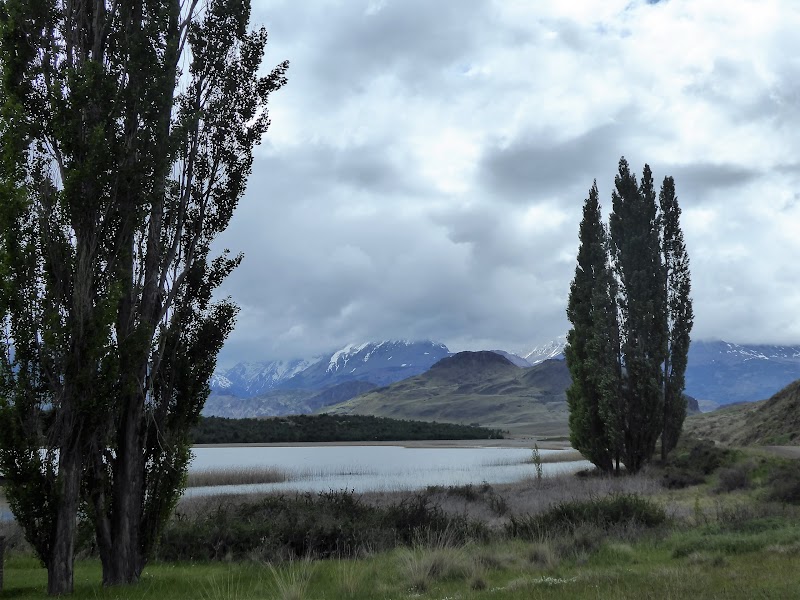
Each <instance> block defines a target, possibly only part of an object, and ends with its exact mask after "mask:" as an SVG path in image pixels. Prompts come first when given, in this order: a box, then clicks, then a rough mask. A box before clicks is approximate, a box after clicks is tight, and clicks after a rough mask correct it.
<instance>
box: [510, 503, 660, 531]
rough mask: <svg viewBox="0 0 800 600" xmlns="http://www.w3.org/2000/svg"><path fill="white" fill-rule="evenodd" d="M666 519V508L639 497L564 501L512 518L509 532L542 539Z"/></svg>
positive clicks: (650, 523)
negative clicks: (539, 512) (539, 511)
mask: <svg viewBox="0 0 800 600" xmlns="http://www.w3.org/2000/svg"><path fill="white" fill-rule="evenodd" d="M666 519H667V515H666V513H665V512H664V509H663V508H661V507H660V506H659V505H657V504H655V503H654V502H652V501H650V500H648V499H646V498H643V497H641V496H638V495H636V494H612V495H610V496H607V497H604V498H594V499H591V500H585V501H574V502H562V503H559V504H556V505H554V506H552V507H551V508H550V509H548V510H547V511H545V512H543V513H541V514H538V515H528V516H524V517H515V516H512V517H511V519H510V520H509V523H508V525H507V526H506V532H507V533H508V535H510V536H512V537H520V538H523V539H531V540H537V539H543V538H548V537H552V536H554V535H559V534H563V533H569V534H574V533H575V532H576V531H579V530H581V529H586V528H587V527H589V528H593V529H598V530H602V531H605V532H610V531H611V530H612V529H619V528H620V526H622V527H628V526H631V525H636V526H644V527H656V526H658V525H661V524H663V523H664V522H665V521H666Z"/></svg>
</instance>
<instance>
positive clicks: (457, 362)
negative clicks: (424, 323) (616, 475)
mask: <svg viewBox="0 0 800 600" xmlns="http://www.w3.org/2000/svg"><path fill="white" fill-rule="evenodd" d="M569 383H570V378H569V371H568V370H567V367H566V364H565V363H564V361H561V360H547V361H544V362H543V363H540V364H539V365H536V366H534V367H528V368H521V367H517V366H516V365H514V364H513V363H511V362H510V361H509V360H508V359H506V358H505V357H503V356H501V355H499V354H496V353H494V352H459V353H458V354H455V355H453V356H451V357H449V358H445V359H443V360H441V361H439V362H438V363H436V364H435V365H434V366H433V367H431V368H430V370H428V371H427V372H426V373H423V374H421V375H417V376H416V377H411V378H409V379H406V380H403V381H400V382H397V383H394V384H392V385H390V386H388V387H383V388H379V389H376V390H373V391H372V392H369V393H367V394H363V395H361V396H359V397H357V398H353V399H352V400H349V401H347V402H345V403H343V404H339V405H336V406H334V407H332V408H329V409H326V410H325V412H332V413H337V414H359V415H377V416H383V417H393V418H398V419H419V420H424V421H445V422H451V423H466V424H472V423H476V424H480V425H484V426H488V427H493V428H501V429H506V430H509V431H511V432H512V433H528V432H531V431H533V430H535V431H536V432H537V433H540V434H541V433H546V434H550V435H564V434H565V433H566V432H567V405H566V395H565V391H566V389H567V387H568V386H569Z"/></svg>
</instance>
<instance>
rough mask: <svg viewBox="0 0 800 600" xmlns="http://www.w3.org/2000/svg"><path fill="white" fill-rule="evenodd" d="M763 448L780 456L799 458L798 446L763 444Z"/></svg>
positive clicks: (799, 449) (799, 447) (799, 448)
mask: <svg viewBox="0 0 800 600" xmlns="http://www.w3.org/2000/svg"><path fill="white" fill-rule="evenodd" d="M764 450H766V451H767V452H771V453H772V454H777V455H778V456H780V457H782V458H796V459H800V446H764Z"/></svg>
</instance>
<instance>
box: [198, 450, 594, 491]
mask: <svg viewBox="0 0 800 600" xmlns="http://www.w3.org/2000/svg"><path fill="white" fill-rule="evenodd" d="M192 452H193V454H194V458H193V460H192V464H191V466H190V470H225V469H230V468H248V467H259V468H261V467H275V468H276V469H280V470H281V471H284V472H286V473H288V475H289V477H290V481H285V482H280V483H268V484H258V485H242V486H238V485H237V486H214V487H199V488H191V489H188V490H187V491H186V495H187V496H196V495H209V494H228V493H248V492H265V491H310V492H320V491H329V490H343V489H346V490H355V491H357V492H365V491H376V490H400V489H420V488H424V487H427V486H429V485H444V486H450V485H466V484H468V483H472V484H480V483H482V482H484V481H485V482H487V483H511V482H514V481H519V480H521V479H524V478H526V477H535V476H536V468H535V466H534V465H533V464H531V463H525V464H520V463H523V461H527V460H529V459H530V458H531V450H529V449H524V448H405V447H403V446H291V447H276V446H271V447H235V448H195V449H194V450H193V451H192ZM559 452H562V451H560V450H540V453H541V455H542V456H543V457H544V456H546V455H549V454H557V453H559ZM589 466H591V465H590V463H588V462H587V461H574V462H565V463H545V464H543V467H544V473H545V475H550V474H556V473H566V472H575V471H579V470H581V469H585V468H588V467H589Z"/></svg>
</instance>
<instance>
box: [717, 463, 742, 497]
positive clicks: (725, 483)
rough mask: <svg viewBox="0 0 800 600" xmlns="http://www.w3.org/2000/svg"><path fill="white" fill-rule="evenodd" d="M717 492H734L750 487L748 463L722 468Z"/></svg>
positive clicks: (718, 474)
mask: <svg viewBox="0 0 800 600" xmlns="http://www.w3.org/2000/svg"><path fill="white" fill-rule="evenodd" d="M717 477H718V478H719V481H718V482H717V485H716V487H715V488H714V491H715V492H733V491H735V490H743V489H746V488H748V487H750V473H749V469H748V468H747V466H746V465H734V466H732V467H727V468H724V469H720V470H719V473H717Z"/></svg>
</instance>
